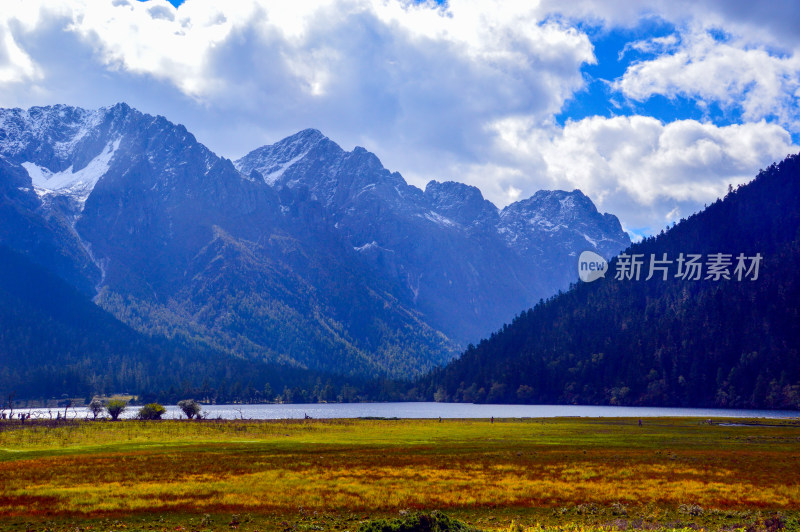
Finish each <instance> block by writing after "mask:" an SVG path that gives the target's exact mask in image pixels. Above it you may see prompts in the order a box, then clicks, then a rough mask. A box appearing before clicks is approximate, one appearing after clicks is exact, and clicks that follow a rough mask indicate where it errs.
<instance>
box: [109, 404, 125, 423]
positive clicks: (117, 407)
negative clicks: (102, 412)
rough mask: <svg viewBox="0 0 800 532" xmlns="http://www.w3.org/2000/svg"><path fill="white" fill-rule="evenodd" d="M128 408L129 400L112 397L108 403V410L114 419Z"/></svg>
mask: <svg viewBox="0 0 800 532" xmlns="http://www.w3.org/2000/svg"><path fill="white" fill-rule="evenodd" d="M126 408H128V402H127V401H123V400H122V399H111V400H110V401H109V402H108V404H106V411H107V412H108V415H109V416H111V420H112V421H116V420H117V418H118V417H119V415H120V414H121V413H123V412H124V411H125V409H126Z"/></svg>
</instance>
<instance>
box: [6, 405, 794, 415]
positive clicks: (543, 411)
mask: <svg viewBox="0 0 800 532" xmlns="http://www.w3.org/2000/svg"><path fill="white" fill-rule="evenodd" d="M166 408H167V413H166V414H165V415H164V419H178V418H180V417H182V413H181V411H180V409H179V408H178V407H177V406H175V405H169V406H167V407H166ZM138 409H139V407H129V408H128V410H127V411H126V412H125V413H124V414H123V416H122V417H125V418H130V417H133V416H135V415H136V412H137V411H138ZM15 412H31V417H39V418H45V419H47V418H49V417H50V416H51V415H52V417H53V418H55V417H56V412H58V410H56V409H47V408H30V409H19V410H15ZM60 412H61V415H62V416H63V414H64V409H63V408H62V409H60ZM203 412H204V413H206V417H208V418H211V419H216V418H222V419H302V418H303V417H305V416H306V415H308V416H310V417H312V418H318V419H319V418H322V419H334V418H350V419H353V418H360V417H385V418H411V419H432V418H433V419H435V418H439V417H441V418H445V419H448V418H451V419H475V418H490V417H496V418H530V417H533V418H537V417H634V418H646V417H666V416H670V417H702V418H712V417H737V418H770V419H785V418H800V412H798V411H791V410H727V409H716V408H654V407H653V408H651V407H631V406H580V405H475V404H468V403H347V404H338V403H335V404H281V405H203ZM87 415H88V413H87V411H86V409H85V408H77V409H74V408H71V409H70V410H69V413H68V417H70V418H73V417H77V418H84V417H86V416H87Z"/></svg>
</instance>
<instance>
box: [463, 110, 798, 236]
mask: <svg viewBox="0 0 800 532" xmlns="http://www.w3.org/2000/svg"><path fill="white" fill-rule="evenodd" d="M494 128H495V130H496V131H497V133H498V139H499V140H498V143H497V146H496V148H497V149H498V152H503V153H504V154H505V156H506V158H505V161H506V163H507V165H508V168H527V169H528V171H529V174H528V175H532V176H538V178H534V179H530V178H528V179H526V180H524V188H523V189H522V190H523V195H527V194H531V193H532V192H534V191H535V190H536V189H538V188H562V189H567V190H571V189H573V188H580V189H581V190H582V191H583V192H584V193H586V194H587V195H589V196H590V197H591V198H592V199H594V200H595V202H596V203H597V205H598V208H601V209H604V210H606V211H608V212H612V213H615V214H617V215H618V216H620V218H621V219H622V220H623V223H625V224H626V225H627V226H628V227H631V228H647V229H649V230H652V231H657V230H658V229H659V225H658V224H659V223H661V221H662V220H667V221H672V220H675V219H676V218H677V217H678V216H679V213H687V214H688V213H691V212H695V211H697V210H698V209H699V208H702V205H703V204H704V203H711V202H712V201H714V200H715V199H716V198H717V197H721V196H723V195H724V193H725V191H726V189H727V187H728V185H729V184H733V185H737V184H739V183H744V182H747V181H749V180H751V179H752V178H753V176H754V175H755V174H756V173H757V172H758V170H759V169H761V168H764V167H766V166H768V165H769V164H771V163H772V162H773V161H775V160H780V159H782V158H784V157H785V156H786V155H788V154H789V153H792V152H793V151H796V150H797V146H795V145H793V144H792V142H791V137H790V136H789V134H788V133H787V132H786V131H785V130H784V129H783V128H781V127H780V126H778V125H775V124H768V123H767V122H765V121H760V122H755V123H748V124H741V125H731V126H722V127H721V126H716V125H713V124H710V123H701V122H697V121H695V120H680V121H675V122H671V123H668V124H664V123H662V122H660V121H659V120H656V119H654V118H651V117H645V116H631V117H615V118H603V117H592V118H586V119H583V120H580V121H577V122H568V123H567V124H566V125H565V127H564V128H563V129H560V128H555V127H553V128H550V129H544V128H540V127H532V126H531V124H530V123H529V122H527V121H526V120H524V119H507V120H503V121H499V122H498V123H496V124H495V126H494ZM497 157H498V159H499V158H500V157H501V155H500V154H499V153H498V155H497ZM482 174H483V169H481V168H478V167H475V168H473V169H472V170H471V171H470V180H471V181H473V184H478V185H479V186H482V185H483V186H484V188H489V189H490V190H491V188H490V187H485V185H486V183H482V179H481V175H482ZM493 174H494V176H493V178H492V180H493V181H497V182H499V185H500V186H499V191H502V190H503V187H504V186H505V187H508V186H514V187H517V188H519V187H520V183H521V181H520V179H519V174H515V173H510V172H509V173H507V174H505V175H503V173H502V172H501V171H498V170H497V169H494V172H493ZM501 195H502V192H500V193H499V194H498V196H501Z"/></svg>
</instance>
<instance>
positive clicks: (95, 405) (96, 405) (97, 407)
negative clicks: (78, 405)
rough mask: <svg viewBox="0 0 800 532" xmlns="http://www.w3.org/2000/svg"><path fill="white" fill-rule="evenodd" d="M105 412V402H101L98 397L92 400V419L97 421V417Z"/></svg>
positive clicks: (90, 410)
mask: <svg viewBox="0 0 800 532" xmlns="http://www.w3.org/2000/svg"><path fill="white" fill-rule="evenodd" d="M103 410H105V407H104V406H103V401H101V400H100V399H98V398H97V397H95V398H94V399H92V402H91V403H89V412H91V413H92V419H97V416H99V415H100V414H101V413H102V412H103Z"/></svg>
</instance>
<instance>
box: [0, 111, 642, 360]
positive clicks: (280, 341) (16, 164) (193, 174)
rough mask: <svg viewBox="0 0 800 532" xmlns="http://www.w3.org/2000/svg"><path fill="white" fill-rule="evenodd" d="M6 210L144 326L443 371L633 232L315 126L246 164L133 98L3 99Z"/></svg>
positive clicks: (0, 206)
mask: <svg viewBox="0 0 800 532" xmlns="http://www.w3.org/2000/svg"><path fill="white" fill-rule="evenodd" d="M533 220H536V221H535V222H534V221H533ZM0 222H1V223H2V225H0V243H2V244H5V245H8V246H9V247H11V248H13V249H17V250H19V251H22V252H23V253H25V254H26V255H28V256H30V257H31V258H32V259H33V260H34V261H35V262H37V263H39V264H42V265H43V266H45V267H47V268H50V269H51V270H52V271H54V272H55V273H57V274H58V275H60V276H61V277H62V278H64V279H66V280H68V281H69V282H70V283H71V284H73V285H74V286H77V287H79V288H81V289H82V290H84V292H92V293H93V295H94V294H96V301H97V302H98V303H99V304H101V305H102V306H104V307H105V308H107V309H108V310H110V311H112V312H113V313H114V314H115V315H117V316H118V317H120V318H121V319H122V320H123V321H125V322H126V323H129V324H131V325H133V326H134V327H136V328H138V329H140V330H143V331H146V332H149V333H153V334H166V335H168V336H180V337H184V338H186V339H188V340H187V341H191V342H199V343H203V344H207V345H211V346H213V347H214V348H221V349H223V350H226V351H229V352H231V353H234V354H238V355H242V356H250V357H261V358H264V359H267V360H273V361H281V362H284V363H287V364H292V365H297V366H300V367H308V368H314V369H322V370H324V371H331V372H338V373H358V374H362V375H364V374H367V375H392V376H401V375H408V374H413V373H417V372H419V371H422V370H425V369H427V368H430V367H431V366H432V365H436V364H441V363H443V362H444V361H446V360H448V359H449V358H451V357H452V356H453V355H454V354H455V353H456V352H457V350H458V344H459V343H466V342H468V341H474V340H477V339H479V338H480V337H482V336H484V335H486V334H487V333H489V332H491V331H492V330H493V329H495V328H497V327H499V326H500V325H501V324H502V323H504V322H506V321H508V320H509V319H510V318H511V317H513V315H514V314H515V313H517V312H519V311H520V310H522V309H524V308H526V307H528V306H530V305H531V304H532V303H533V302H535V301H536V300H538V298H540V297H544V296H547V295H549V294H551V293H553V292H554V291H555V290H557V289H558V288H563V287H564V286H566V283H568V282H569V281H570V280H572V278H574V276H568V275H567V274H566V273H565V272H566V271H567V268H565V265H564V262H563V261H564V260H568V258H569V257H570V256H571V254H574V253H575V252H578V253H579V252H580V251H582V250H584V249H592V250H595V251H598V252H600V253H602V254H604V255H606V256H609V255H612V254H614V253H616V252H617V251H619V250H620V249H622V248H623V247H625V246H626V245H627V244H628V243H629V241H628V240H627V236H626V235H625V234H624V233H623V232H622V230H621V228H620V226H619V222H618V221H617V220H616V218H615V217H613V216H611V215H601V214H599V213H598V212H597V211H596V209H595V208H594V205H593V204H592V203H591V201H590V200H589V199H588V198H586V197H585V196H584V195H583V194H581V193H580V192H579V191H575V192H572V193H566V192H560V191H555V192H541V193H538V194H537V195H535V196H534V197H533V198H530V199H529V200H525V201H522V202H518V203H517V204H514V205H511V206H509V207H506V208H505V209H503V210H502V211H499V210H498V209H497V208H496V207H495V206H494V205H493V204H492V203H491V202H489V201H486V200H485V199H484V198H483V196H482V194H481V193H480V191H479V190H478V189H477V188H475V187H470V186H467V185H463V184H460V183H454V182H446V183H438V182H435V181H432V182H431V183H429V184H428V186H427V187H426V190H425V191H424V192H423V191H422V190H419V189H418V188H416V187H413V186H410V185H408V184H407V183H406V182H405V180H404V179H403V177H402V176H401V175H400V174H398V173H396V172H390V171H389V170H387V169H385V168H384V167H383V165H382V164H381V163H380V161H379V160H378V158H377V157H376V156H375V155H373V154H372V153H370V152H368V151H366V150H365V149H363V148H356V149H355V150H353V151H351V152H347V151H344V150H342V149H341V148H340V147H339V146H338V145H337V144H336V143H334V142H333V141H331V140H330V139H328V138H326V137H325V136H324V135H322V134H321V133H320V132H319V131H316V130H305V131H301V132H300V133H298V134H296V135H293V136H292V137H289V138H287V139H284V140H282V141H280V142H278V143H276V144H274V145H271V146H265V147H262V148H259V149H257V150H255V151H253V152H252V153H250V154H248V155H247V156H245V157H244V158H242V159H241V160H239V161H237V162H236V163H235V164H234V163H232V162H231V161H229V160H227V159H224V158H220V157H218V156H216V155H215V154H214V153H212V152H211V151H210V150H209V149H208V148H206V147H205V146H203V145H202V144H200V143H199V142H197V140H196V139H195V138H194V136H193V135H192V134H191V133H189V132H188V131H187V130H186V129H185V128H184V127H183V126H180V125H175V124H172V123H170V122H169V121H168V120H166V119H165V118H163V117H153V116H150V115H146V114H143V113H140V112H139V111H136V110H135V109H131V108H130V107H128V106H127V105H125V104H118V105H116V106H114V107H111V108H106V109H99V110H96V111H86V110H82V109H77V108H72V107H67V106H53V107H44V108H32V109H30V110H27V111H24V110H19V109H12V110H0ZM569 269H570V270H571V268H569Z"/></svg>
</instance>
